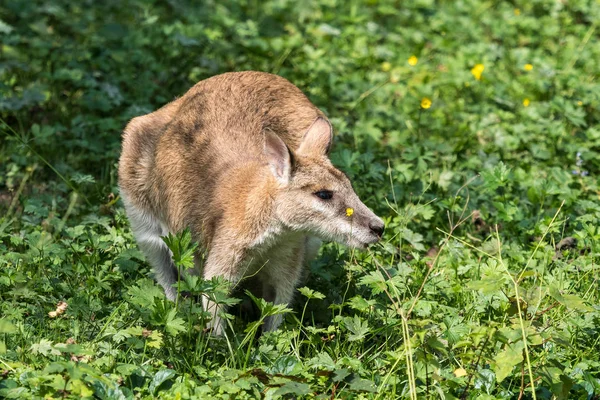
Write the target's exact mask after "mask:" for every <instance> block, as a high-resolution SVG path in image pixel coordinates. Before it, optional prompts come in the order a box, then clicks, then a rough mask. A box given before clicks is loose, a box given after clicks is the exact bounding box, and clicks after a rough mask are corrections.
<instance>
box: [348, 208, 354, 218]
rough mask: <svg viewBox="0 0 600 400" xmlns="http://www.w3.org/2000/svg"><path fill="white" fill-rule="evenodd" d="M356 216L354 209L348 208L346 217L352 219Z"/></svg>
mask: <svg viewBox="0 0 600 400" xmlns="http://www.w3.org/2000/svg"><path fill="white" fill-rule="evenodd" d="M352 214H354V208H351V207H348V208H346V217H351V216H352Z"/></svg>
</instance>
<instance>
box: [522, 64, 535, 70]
mask: <svg viewBox="0 0 600 400" xmlns="http://www.w3.org/2000/svg"><path fill="white" fill-rule="evenodd" d="M523 68H524V69H525V71H531V70H532V69H533V65H531V64H525V66H524V67H523Z"/></svg>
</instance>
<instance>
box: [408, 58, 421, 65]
mask: <svg viewBox="0 0 600 400" xmlns="http://www.w3.org/2000/svg"><path fill="white" fill-rule="evenodd" d="M418 62H419V59H418V58H417V56H410V58H409V59H408V65H410V66H411V67H414V66H415V65H417V63H418Z"/></svg>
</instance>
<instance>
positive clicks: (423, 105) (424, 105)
mask: <svg viewBox="0 0 600 400" xmlns="http://www.w3.org/2000/svg"><path fill="white" fill-rule="evenodd" d="M429 107H431V99H430V98H428V97H423V100H421V108H424V109H426V110H427V109H428V108H429Z"/></svg>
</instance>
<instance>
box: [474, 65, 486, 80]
mask: <svg viewBox="0 0 600 400" xmlns="http://www.w3.org/2000/svg"><path fill="white" fill-rule="evenodd" d="M484 69H485V66H484V65H483V64H475V66H474V67H473V68H471V73H472V74H473V76H474V77H475V79H477V80H478V81H480V80H481V74H483V70H484Z"/></svg>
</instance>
